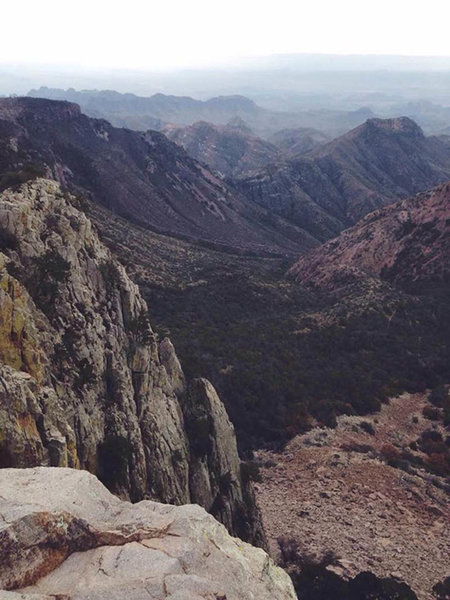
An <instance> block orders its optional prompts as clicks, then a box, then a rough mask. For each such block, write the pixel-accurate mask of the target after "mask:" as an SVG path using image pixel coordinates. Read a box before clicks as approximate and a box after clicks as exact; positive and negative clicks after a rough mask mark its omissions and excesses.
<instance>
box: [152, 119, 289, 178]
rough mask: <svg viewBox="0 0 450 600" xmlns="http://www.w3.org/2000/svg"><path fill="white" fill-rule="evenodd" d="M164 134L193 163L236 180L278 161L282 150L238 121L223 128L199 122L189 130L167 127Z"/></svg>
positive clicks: (231, 122) (187, 128)
mask: <svg viewBox="0 0 450 600" xmlns="http://www.w3.org/2000/svg"><path fill="white" fill-rule="evenodd" d="M162 131H163V133H165V135H167V137H168V138H169V139H171V140H172V141H173V142H175V143H177V144H179V145H180V146H182V147H183V148H184V149H185V150H186V152H187V153H188V154H189V155H190V156H192V157H193V158H195V159H196V160H198V161H200V162H202V163H205V164H207V165H208V166H209V167H210V168H212V169H214V170H215V171H218V172H219V173H220V174H222V175H225V176H227V177H235V176H239V175H244V174H248V173H249V172H251V171H253V170H256V169H260V168H261V167H265V166H266V165H268V164H270V163H272V162H276V161H277V160H280V159H281V157H282V153H281V151H280V150H279V149H278V148H277V147H276V146H275V145H274V144H271V143H270V142H266V141H265V140H262V139H261V138H259V137H257V136H256V135H254V134H253V133H252V131H251V129H250V128H249V127H247V126H246V125H245V122H244V121H242V120H240V119H239V118H237V119H234V120H232V121H230V122H229V123H227V124H226V125H213V124H212V123H206V122H205V121H198V122H197V123H194V124H193V125H190V126H188V127H177V126H175V125H167V126H166V127H165V128H163V130H162Z"/></svg>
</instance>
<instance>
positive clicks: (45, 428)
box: [0, 179, 263, 544]
mask: <svg viewBox="0 0 450 600" xmlns="http://www.w3.org/2000/svg"><path fill="white" fill-rule="evenodd" d="M79 207H80V200H77V199H76V198H75V197H73V196H70V195H69V194H67V193H64V192H63V191H62V190H61V188H60V186H59V185H58V184H57V183H55V182H53V181H49V180H43V179H38V180H36V181H35V182H33V183H28V184H24V185H22V186H21V187H20V188H16V189H14V190H13V189H8V190H6V191H4V192H3V193H2V195H1V196H0V244H1V247H0V249H1V252H0V333H1V335H0V373H1V379H0V381H1V384H2V385H1V386H0V466H1V467H28V466H36V465H49V466H61V467H66V466H68V467H74V468H82V469H87V470H88V471H91V472H92V473H96V474H97V475H98V477H99V478H100V479H101V480H102V481H103V482H104V483H105V484H106V485H107V486H108V488H109V489H110V490H111V491H113V492H114V493H116V494H118V495H120V496H122V497H125V498H129V499H131V500H132V501H138V500H141V499H143V498H146V497H150V498H152V499H156V500H160V501H165V502H171V503H174V504H180V503H186V502H189V501H194V502H198V503H201V504H202V505H203V506H204V507H205V508H206V509H207V510H210V511H211V512H213V514H214V515H216V516H217V517H218V518H219V519H220V520H222V522H223V523H225V524H226V526H227V527H228V528H229V530H230V531H232V532H233V533H235V534H239V535H240V536H241V537H243V538H245V539H251V540H253V541H255V542H257V543H260V544H261V543H263V535H262V532H261V531H260V529H259V524H258V523H259V521H258V515H257V513H256V511H255V509H254V506H253V498H252V490H251V487H250V483H249V482H248V481H247V480H246V479H243V478H242V476H241V468H240V467H241V466H240V461H239V457H238V454H237V449H236V440H235V435H234V429H233V427H232V425H231V423H230V421H229V419H228V417H227V414H226V412H225V409H224V407H223V405H222V403H221V402H220V399H219V398H218V396H217V394H216V393H215V391H214V389H213V387H212V386H211V384H210V383H209V382H207V381H206V380H201V379H200V380H195V381H192V382H190V383H186V381H185V378H184V375H183V373H182V370H181V367H180V363H179V361H178V359H177V357H176V354H175V352H174V349H173V347H172V345H171V343H170V341H169V340H167V339H165V340H162V341H159V339H158V337H157V336H156V335H155V334H154V333H153V331H152V329H151V326H150V323H149V317H148V310H147V306H146V304H145V302H144V301H143V299H142V298H141V296H140V293H139V290H138V288H137V286H136V285H134V284H133V283H132V282H131V280H130V279H129V278H128V276H127V274H126V272H125V270H124V268H123V267H122V266H121V265H120V263H118V262H117V261H116V260H115V258H114V257H113V256H112V255H111V253H110V252H109V250H108V249H107V248H106V247H105V246H104V245H103V243H102V242H101V241H100V240H99V238H98V236H97V233H96V231H95V228H94V226H93V225H92V224H91V222H90V220H89V219H88V218H87V217H86V215H85V214H84V213H83V212H82V211H81V210H79Z"/></svg>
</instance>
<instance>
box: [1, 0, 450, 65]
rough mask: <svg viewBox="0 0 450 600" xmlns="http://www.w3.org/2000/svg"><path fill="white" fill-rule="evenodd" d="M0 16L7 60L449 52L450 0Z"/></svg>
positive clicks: (91, 9)
mask: <svg viewBox="0 0 450 600" xmlns="http://www.w3.org/2000/svg"><path fill="white" fill-rule="evenodd" d="M1 17H2V24H3V27H2V34H1V36H0V62H35V63H36V62H39V63H53V64H61V63H71V64H77V65H81V66H90V67H97V66H100V67H119V68H122V67H126V68H139V69H140V68H161V69H165V68H168V67H169V68H171V67H186V66H203V65H208V64H213V63H216V62H220V61H224V60H227V59H233V58H237V57H240V56H258V55H268V54H273V53H294V52H302V53H303V52H308V53H309V52H311V53H315V52H319V53H339V54H345V53H357V54H366V53H367V54H371V53H374V54H407V55H447V56H448V55H450V35H449V34H448V23H449V18H450V7H449V2H448V0H426V1H425V2H422V1H419V0H376V1H375V2H374V1H370V2H369V1H368V0H307V1H304V0H271V1H265V0H226V1H225V0H222V1H221V2H215V1H214V0H159V1H154V0H146V1H143V0H126V1H123V0H122V1H121V2H117V1H114V0H77V1H76V2H68V1H67V0H21V1H17V0H16V1H12V2H4V3H2V15H1Z"/></svg>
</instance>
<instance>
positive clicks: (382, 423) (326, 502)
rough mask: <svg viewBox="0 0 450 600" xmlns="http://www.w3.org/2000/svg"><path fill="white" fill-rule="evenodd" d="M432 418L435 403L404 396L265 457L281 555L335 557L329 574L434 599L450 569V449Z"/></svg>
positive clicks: (262, 491)
mask: <svg viewBox="0 0 450 600" xmlns="http://www.w3.org/2000/svg"><path fill="white" fill-rule="evenodd" d="M433 410H434V411H436V408H435V407H434V405H432V404H431V403H430V401H429V399H428V398H427V395H426V394H402V395H401V396H398V397H396V398H391V399H390V401H389V403H387V404H385V405H383V407H382V408H381V411H380V412H379V413H377V414H375V415H370V416H366V417H364V418H362V417H357V416H351V417H340V418H338V421H337V426H336V427H335V428H334V429H329V428H326V427H325V428H316V429H313V430H312V431H310V432H308V433H306V434H303V435H300V436H297V437H296V438H294V439H293V440H292V441H291V442H290V443H289V444H288V445H287V447H286V449H285V450H284V452H282V453H273V452H259V453H258V464H260V465H261V482H260V483H259V484H258V485H257V492H258V499H259V502H260V506H261V508H262V512H263V520H264V525H265V527H266V530H267V534H268V537H269V542H270V547H271V550H272V552H273V555H274V556H276V555H279V553H280V548H279V546H278V542H277V540H279V541H280V545H281V549H282V550H283V546H288V545H289V544H290V546H291V547H295V545H296V544H298V548H299V550H300V552H302V553H305V555H306V556H314V557H316V559H317V558H318V557H323V556H325V555H327V553H328V555H330V562H331V565H330V566H329V570H330V571H331V572H333V573H334V574H336V575H339V576H341V577H345V579H348V578H350V577H355V575H357V574H358V573H361V572H367V571H371V572H373V573H375V574H376V575H377V576H378V577H382V578H386V577H392V578H394V579H395V580H396V581H397V582H400V581H403V582H406V583H407V584H408V585H409V586H410V587H411V588H412V590H413V591H414V592H415V593H416V594H417V597H418V598H419V599H420V600H433V599H435V598H436V595H435V594H434V593H433V591H432V589H433V587H434V586H435V585H436V584H437V583H438V582H440V581H442V580H443V579H445V577H446V575H447V573H448V566H449V565H448V556H449V553H450V541H449V540H450V531H449V523H450V510H449V508H450V507H449V503H448V493H449V491H450V487H449V485H448V473H449V472H450V471H449V469H450V449H449V447H448V445H446V444H445V440H446V439H447V440H448V430H446V429H445V427H444V424H443V422H442V415H440V416H439V417H437V418H436V417H434V418H433V420H430V418H427V415H430V412H429V411H433ZM427 411H428V412H427ZM446 465H447V466H446ZM446 478H447V479H446ZM283 540H285V542H284V544H283ZM288 540H289V542H287V541H288ZM330 571H328V574H329V575H330ZM325 573H327V571H325ZM323 575H324V574H323V573H322V576H323ZM294 581H295V579H294ZM325 583H326V581H325ZM316 585H317V584H316ZM325 590H326V588H325V589H324V590H323V591H324V592H325ZM297 591H298V592H299V597H304V598H306V599H307V600H308V595H307V594H306V590H302V589H301V588H299V589H298V590H297ZM312 597H314V596H312ZM323 597H327V596H326V595H325V594H324V596H323ZM328 597H332V598H336V597H337V598H340V597H341V596H340V595H338V594H333V595H332V596H328ZM369 597H372V596H369ZM393 597H398V596H393ZM406 597H408V596H406ZM443 597H445V596H443Z"/></svg>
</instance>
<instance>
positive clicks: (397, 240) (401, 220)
mask: <svg viewBox="0 0 450 600" xmlns="http://www.w3.org/2000/svg"><path fill="white" fill-rule="evenodd" d="M289 273H290V275H291V276H292V277H294V278H295V280H296V281H299V282H302V283H309V284H311V285H314V286H315V287H325V288H332V287H333V285H334V281H339V280H340V279H341V280H345V279H348V280H351V279H352V278H354V279H364V278H368V277H379V278H381V279H383V280H385V281H388V282H390V283H392V284H396V285H401V286H404V287H406V288H409V289H411V288H413V287H416V288H417V287H419V286H420V285H421V286H425V285H428V286H433V285H435V286H438V285H441V286H442V285H444V284H446V283H447V284H448V283H449V278H450V183H445V184H443V185H441V186H439V187H436V188H434V189H432V190H430V191H428V192H425V193H423V194H418V195H417V196H415V197H413V198H409V199H408V200H403V201H401V202H397V203H395V204H391V205H390V206H387V207H386V208H383V209H380V210H377V211H375V212H373V213H371V214H369V215H367V216H366V217H365V218H364V219H362V220H361V221H360V222H359V223H357V224H356V225H355V226H354V227H352V228H351V229H347V230H346V231H344V232H343V233H342V234H341V235H340V236H339V237H338V238H336V239H335V240H332V241H330V242H328V243H327V244H325V245H324V246H321V247H320V248H319V249H318V250H317V251H315V252H312V253H309V254H308V256H307V257H305V258H303V259H300V260H299V262H298V263H297V264H296V265H294V266H293V267H292V268H291V270H290V272H289Z"/></svg>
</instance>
